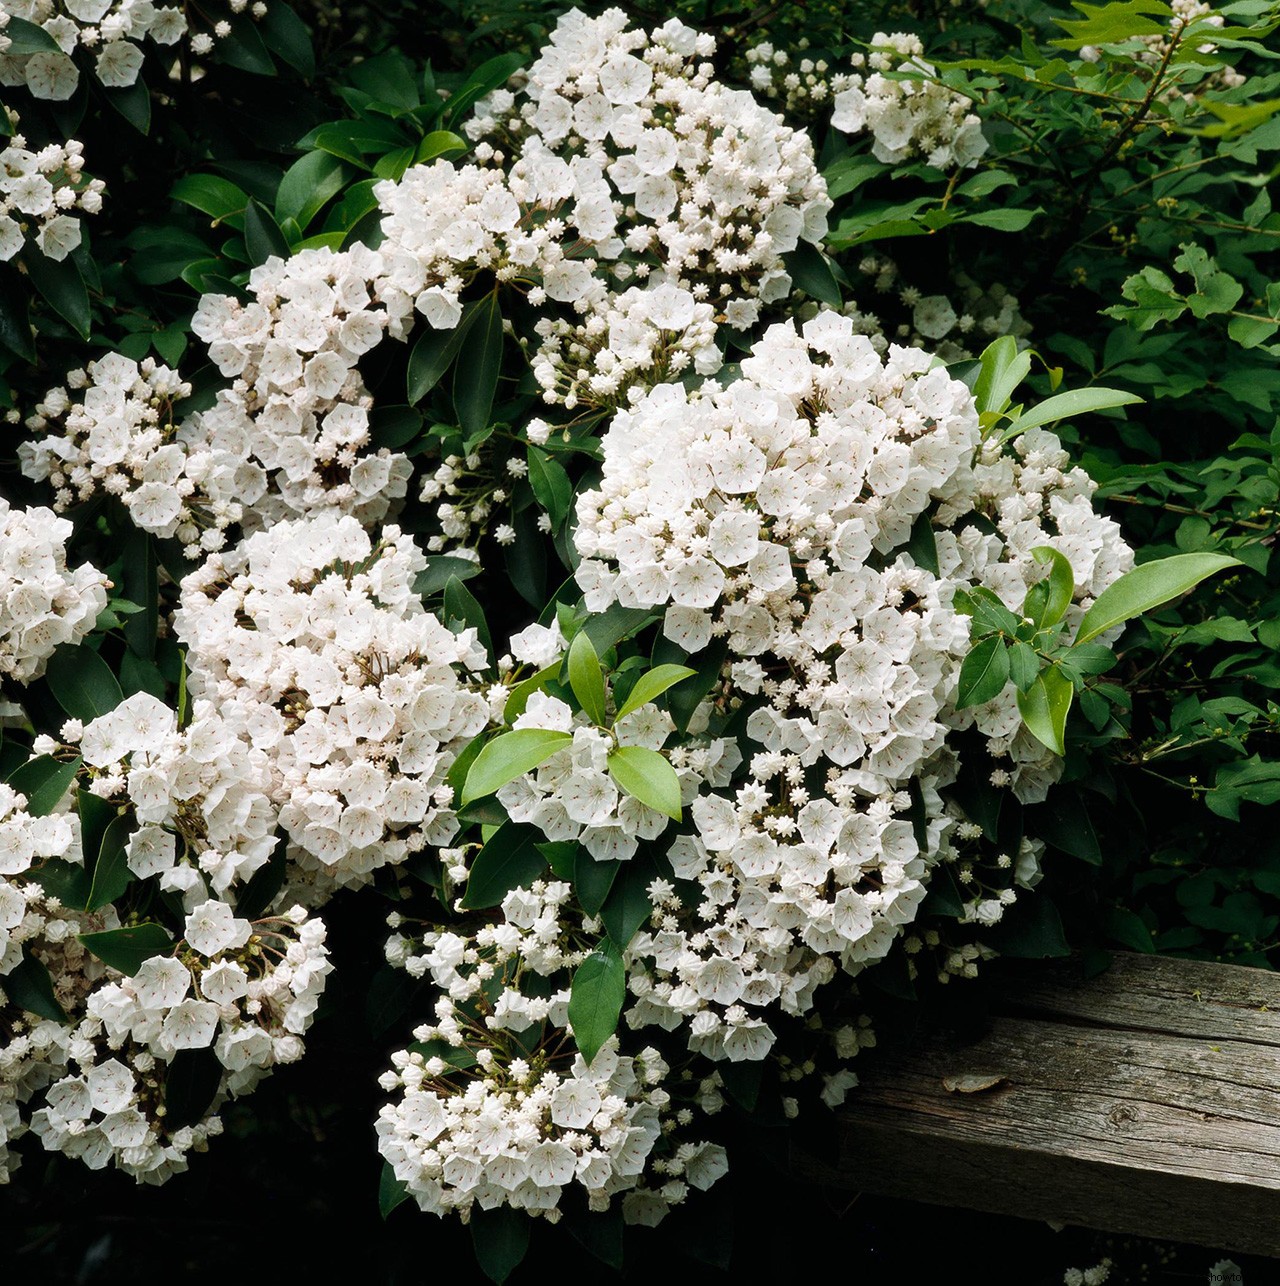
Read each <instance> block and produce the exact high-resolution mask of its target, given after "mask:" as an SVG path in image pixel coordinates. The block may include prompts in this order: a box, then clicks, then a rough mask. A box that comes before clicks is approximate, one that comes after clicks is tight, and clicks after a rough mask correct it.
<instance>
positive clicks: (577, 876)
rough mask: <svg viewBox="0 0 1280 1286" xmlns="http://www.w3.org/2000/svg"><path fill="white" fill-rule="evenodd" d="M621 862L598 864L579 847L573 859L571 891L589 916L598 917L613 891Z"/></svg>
mask: <svg viewBox="0 0 1280 1286" xmlns="http://www.w3.org/2000/svg"><path fill="white" fill-rule="evenodd" d="M623 865H624V864H623V863H622V862H598V861H596V859H595V858H594V857H592V856H591V854H590V853H589V852H588V851H587V850H586V849H585V848H583V847H581V846H580V845H579V846H578V848H577V852H576V853H575V855H574V859H573V891H574V892H575V893H576V894H577V895H578V901H579V902H580V903H581V904H582V909H583V910H584V911H585V912H586V913H587V914H588V915H589V916H592V917H594V916H598V915H599V914H600V912H601V911H602V910H603V909H604V904H605V902H606V900H607V899H608V897H609V893H610V891H611V890H612V889H613V882H614V880H615V879H616V878H617V876H618V871H619V869H620V868H621V867H622V866H623Z"/></svg>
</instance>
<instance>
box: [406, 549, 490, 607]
mask: <svg viewBox="0 0 1280 1286" xmlns="http://www.w3.org/2000/svg"><path fill="white" fill-rule="evenodd" d="M482 570H483V568H481V566H480V564H479V563H477V562H474V561H473V560H472V559H470V558H459V557H458V556H457V555H456V554H431V555H430V556H428V558H427V565H426V567H425V568H424V569H423V570H422V571H420V572H419V573H418V575H417V577H416V579H415V580H414V582H413V592H414V593H415V594H417V595H418V597H419V598H430V597H431V595H432V594H439V593H440V592H441V591H442V590H444V589H445V588H446V587H447V586H448V584H449V582H450V581H451V580H457V581H464V580H470V579H471V578H472V577H473V576H479V575H480V573H481V571H482Z"/></svg>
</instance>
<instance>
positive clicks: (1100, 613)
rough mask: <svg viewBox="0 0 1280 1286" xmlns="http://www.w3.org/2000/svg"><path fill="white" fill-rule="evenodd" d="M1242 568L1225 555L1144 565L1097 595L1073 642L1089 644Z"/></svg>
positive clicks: (1182, 556) (1176, 556) (1175, 558)
mask: <svg viewBox="0 0 1280 1286" xmlns="http://www.w3.org/2000/svg"><path fill="white" fill-rule="evenodd" d="M1241 565H1242V564H1241V562H1240V560H1239V559H1238V558H1230V557H1228V556H1227V555H1226V554H1174V555H1173V556H1172V557H1171V558H1160V559H1157V560H1156V561H1155V562H1152V563H1143V564H1142V566H1141V567H1135V568H1134V569H1133V570H1132V571H1131V572H1126V573H1125V574H1124V575H1123V576H1121V577H1120V579H1119V580H1118V581H1116V582H1115V584H1113V585H1109V586H1107V588H1106V589H1104V590H1103V591H1102V593H1101V594H1099V595H1098V597H1097V599H1096V601H1095V602H1094V604H1093V606H1092V607H1091V608H1090V609H1089V610H1088V611H1087V612H1086V613H1085V614H1084V620H1082V621H1081V622H1080V631H1079V633H1078V634H1077V635H1076V640H1075V641H1076V643H1088V642H1089V640H1090V639H1095V638H1097V637H1098V635H1099V634H1103V633H1105V632H1106V631H1107V630H1109V629H1111V628H1112V627H1113V626H1115V625H1121V624H1123V623H1124V622H1125V621H1129V620H1132V619H1133V618H1134V617H1135V616H1141V615H1142V613H1143V612H1150V611H1151V610H1152V609H1153V608H1157V607H1160V606H1162V605H1163V604H1165V603H1168V602H1171V601H1172V600H1173V599H1175V598H1177V597H1179V596H1180V595H1182V594H1185V593H1186V592H1187V591H1188V590H1190V589H1194V588H1195V587H1196V586H1197V585H1199V584H1200V582H1201V581H1202V580H1204V579H1205V578H1206V577H1209V576H1212V575H1214V574H1215V573H1216V572H1220V571H1225V570H1226V568H1228V567H1239V566H1241Z"/></svg>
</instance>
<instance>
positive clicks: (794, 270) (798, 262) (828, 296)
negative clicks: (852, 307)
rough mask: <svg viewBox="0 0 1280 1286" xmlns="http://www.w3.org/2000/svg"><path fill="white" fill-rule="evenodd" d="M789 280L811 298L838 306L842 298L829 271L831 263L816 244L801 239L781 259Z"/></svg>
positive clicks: (836, 283) (842, 301)
mask: <svg viewBox="0 0 1280 1286" xmlns="http://www.w3.org/2000/svg"><path fill="white" fill-rule="evenodd" d="M782 262H783V264H784V265H785V267H786V270H787V271H788V272H789V273H790V274H791V280H792V281H793V282H794V283H795V285H796V286H797V287H798V288H799V289H800V290H803V291H804V293H805V294H806V295H808V296H809V297H810V298H811V299H816V300H818V301H819V302H820V303H824V304H830V305H831V307H832V308H839V307H840V306H841V305H842V304H843V303H844V300H843V298H842V297H841V294H840V283H839V282H838V281H836V278H835V274H834V273H833V272H832V271H831V263H830V261H829V260H828V259H827V257H826V255H824V254H823V253H822V251H821V250H819V249H818V247H817V246H813V245H810V244H809V243H808V242H807V241H802V242H801V243H800V244H799V245H798V246H797V247H796V248H795V249H794V250H793V251H792V252H791V253H790V254H788V255H784V256H783V259H782Z"/></svg>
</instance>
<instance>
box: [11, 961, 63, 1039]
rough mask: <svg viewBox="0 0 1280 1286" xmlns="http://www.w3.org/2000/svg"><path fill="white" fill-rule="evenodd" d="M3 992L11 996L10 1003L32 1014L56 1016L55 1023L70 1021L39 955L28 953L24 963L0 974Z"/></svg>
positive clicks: (52, 1017)
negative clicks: (38, 957) (1, 975)
mask: <svg viewBox="0 0 1280 1286" xmlns="http://www.w3.org/2000/svg"><path fill="white" fill-rule="evenodd" d="M0 991H3V992H4V993H5V995H6V996H8V998H9V1001H10V1003H12V1004H15V1005H17V1006H18V1008H19V1009H25V1010H26V1011H27V1013H29V1014H37V1015H39V1016H40V1017H41V1018H49V1019H52V1021H53V1022H55V1023H65V1022H66V1021H67V1013H66V1010H65V1009H63V1007H62V1006H61V1005H60V1004H58V997H57V996H56V995H54V991H53V982H52V980H51V979H50V977H49V970H48V969H47V968H46V967H45V965H44V962H43V961H41V960H38V959H37V958H36V957H35V956H32V955H27V954H25V953H24V955H23V957H22V960H21V962H20V963H19V964H17V965H15V966H14V967H13V968H12V969H10V970H9V972H8V973H6V974H5V975H4V976H3V977H0Z"/></svg>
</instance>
